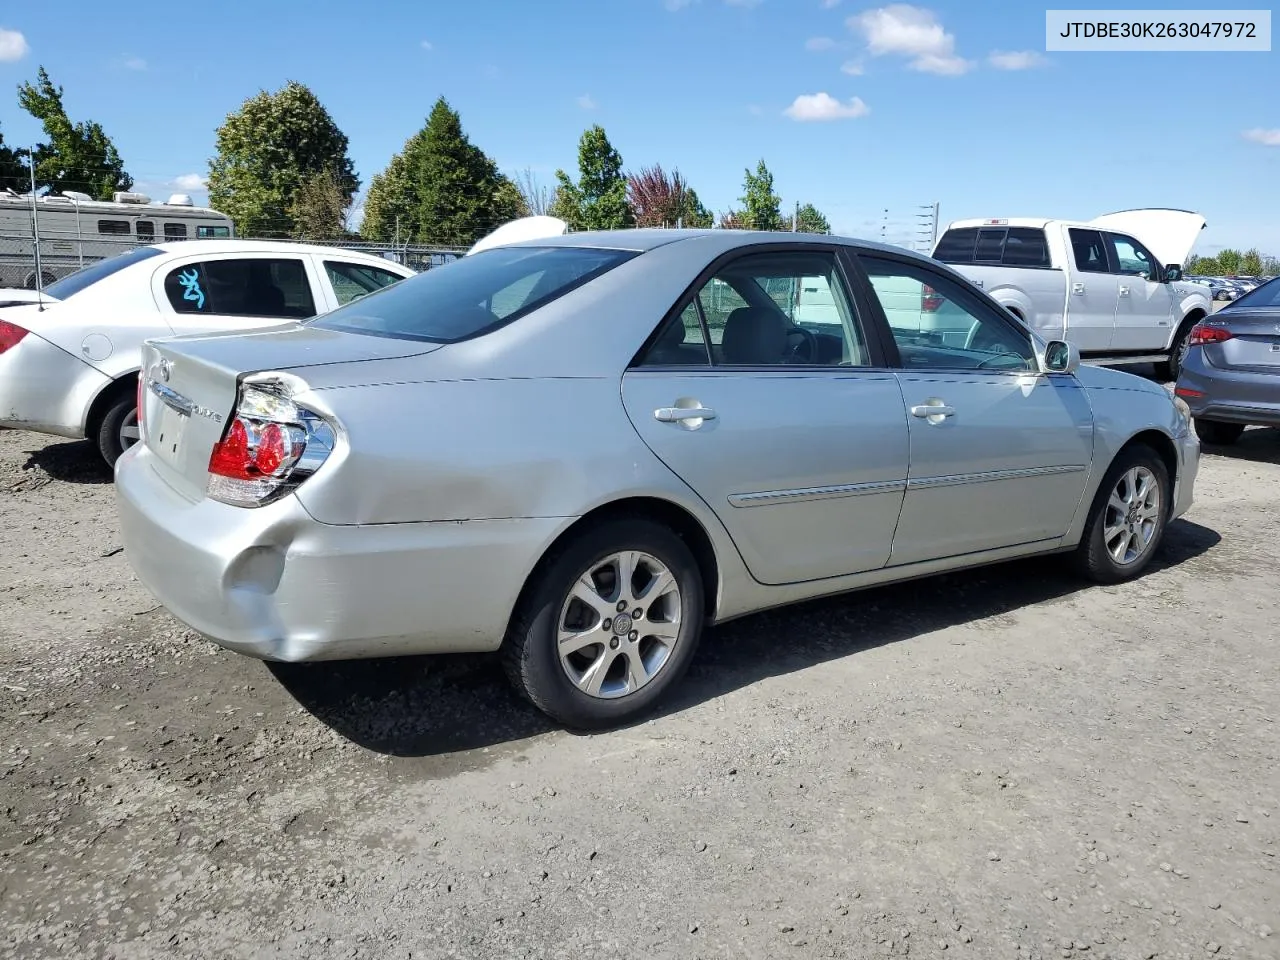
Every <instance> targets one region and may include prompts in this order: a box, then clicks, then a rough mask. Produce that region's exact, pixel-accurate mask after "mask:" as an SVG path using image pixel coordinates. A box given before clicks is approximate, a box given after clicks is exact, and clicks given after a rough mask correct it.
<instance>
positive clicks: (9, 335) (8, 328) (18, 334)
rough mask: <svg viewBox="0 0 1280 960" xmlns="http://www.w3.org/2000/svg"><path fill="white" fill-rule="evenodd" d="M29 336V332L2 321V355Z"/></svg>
mask: <svg viewBox="0 0 1280 960" xmlns="http://www.w3.org/2000/svg"><path fill="white" fill-rule="evenodd" d="M26 335H27V331H26V330H25V329H23V328H22V327H20V326H18V325H17V324H16V323H10V322H9V321H8V320H0V353H4V352H5V351H6V350H8V349H10V348H11V347H15V346H17V345H18V341H19V340H21V339H22V338H23V337H25V336H26Z"/></svg>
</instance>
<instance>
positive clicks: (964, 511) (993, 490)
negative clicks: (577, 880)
mask: <svg viewBox="0 0 1280 960" xmlns="http://www.w3.org/2000/svg"><path fill="white" fill-rule="evenodd" d="M858 262H859V264H860V265H861V267H862V269H863V270H864V271H865V272H866V282H867V285H868V287H869V288H870V291H871V296H872V299H873V300H874V301H875V302H876V303H880V297H879V290H880V289H882V288H885V289H888V290H890V291H892V292H893V293H894V294H895V295H896V294H898V293H900V291H901V288H902V286H903V284H904V283H907V282H910V283H914V284H916V285H918V286H920V287H922V288H923V287H929V288H932V289H933V290H934V291H936V292H937V293H938V294H939V295H941V296H944V297H945V298H946V299H947V302H948V303H949V304H950V306H951V308H952V309H953V310H955V311H962V312H963V313H964V315H965V316H966V317H967V318H968V323H969V334H968V337H967V338H966V342H965V344H964V345H963V346H953V345H951V344H947V343H939V342H937V341H936V340H934V339H931V338H922V337H920V336H919V335H918V334H917V333H916V332H915V331H913V330H912V329H910V327H909V326H906V327H904V326H897V325H895V324H894V318H893V315H892V313H889V312H888V311H882V313H881V320H882V322H884V323H885V324H887V326H888V333H889V337H890V339H891V346H892V349H894V350H895V351H896V354H897V356H896V358H895V362H896V365H897V367H898V380H899V382H900V383H901V385H902V393H903V397H904V399H905V404H906V408H907V412H908V414H909V416H908V418H907V420H908V423H909V424H910V428H909V429H910V470H909V472H908V478H907V492H906V496H905V498H904V500H903V504H902V513H901V516H900V517H899V518H898V525H897V532H896V533H895V534H894V537H893V545H892V551H891V555H890V563H891V564H892V565H895V566H896V565H900V564H909V563H917V562H920V561H924V560H933V559H940V558H944V557H954V556H959V555H962V554H969V553H977V552H979V551H983V550H992V549H996V548H1000V547H1007V546H1013V545H1017V544H1024V543H1034V542H1037V541H1052V540H1054V539H1056V538H1058V537H1061V536H1063V535H1064V534H1065V533H1066V532H1067V529H1068V527H1069V526H1070V524H1071V521H1072V519H1073V517H1074V516H1075V513H1076V508H1077V505H1078V504H1079V503H1080V499H1081V496H1082V495H1083V493H1084V487H1085V482H1086V480H1087V478H1088V470H1089V465H1090V462H1091V460H1092V453H1093V416H1092V413H1091V411H1090V408H1089V402H1088V399H1087V397H1086V395H1085V392H1084V390H1083V389H1082V388H1081V387H1080V384H1079V382H1078V381H1077V380H1076V378H1075V377H1074V376H1072V375H1058V374H1042V373H1040V372H1039V365H1038V361H1037V360H1036V356H1035V351H1034V348H1033V346H1032V342H1031V338H1030V336H1029V334H1028V333H1027V331H1026V330H1025V329H1024V328H1022V327H1021V326H1020V325H1019V324H1018V323H1017V322H1016V321H1015V320H1013V319H1012V318H1011V317H1008V316H1007V315H1006V314H1005V312H1004V311H1003V310H1001V309H1000V308H999V306H998V305H996V304H994V303H992V302H991V301H990V300H988V299H987V298H985V297H983V296H982V295H981V294H979V293H978V292H977V291H975V290H973V289H972V288H971V287H970V286H969V285H967V284H964V283H962V282H961V281H958V280H957V279H955V278H953V277H952V276H949V275H947V274H944V273H943V272H941V271H940V270H937V269H935V268H933V267H931V266H930V265H928V264H927V263H922V262H921V261H919V260H916V259H914V258H911V259H908V258H905V257H904V258H898V257H895V256H893V255H892V254H881V253H876V254H874V255H873V254H870V253H866V254H860V255H859V257H858ZM890 302H892V301H890Z"/></svg>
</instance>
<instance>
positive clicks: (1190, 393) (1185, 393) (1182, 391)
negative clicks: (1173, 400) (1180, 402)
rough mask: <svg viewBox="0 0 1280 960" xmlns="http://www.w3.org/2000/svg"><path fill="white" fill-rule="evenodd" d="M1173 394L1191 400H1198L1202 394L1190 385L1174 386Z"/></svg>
mask: <svg viewBox="0 0 1280 960" xmlns="http://www.w3.org/2000/svg"><path fill="white" fill-rule="evenodd" d="M1173 392H1174V394H1176V395H1177V396H1179V397H1189V398H1190V399H1192V400H1199V399H1201V398H1202V397H1204V394H1203V393H1202V392H1201V391H1199V390H1192V389H1191V388H1190V387H1174V390H1173Z"/></svg>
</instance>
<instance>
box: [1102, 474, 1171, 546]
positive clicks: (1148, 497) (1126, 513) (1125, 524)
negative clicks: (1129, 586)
mask: <svg viewBox="0 0 1280 960" xmlns="http://www.w3.org/2000/svg"><path fill="white" fill-rule="evenodd" d="M1162 507H1163V504H1162V502H1161V496H1160V482H1159V481H1158V480H1157V479H1156V476H1155V474H1154V473H1152V472H1151V470H1149V469H1148V468H1147V467H1144V466H1136V467H1131V468H1130V469H1128V470H1126V471H1125V472H1124V473H1123V474H1121V475H1120V479H1119V480H1118V481H1117V482H1116V485H1115V487H1114V488H1113V489H1112V491H1111V496H1110V497H1109V498H1108V500H1107V509H1106V515H1105V517H1104V518H1103V524H1102V540H1103V543H1105V544H1106V547H1107V552H1108V553H1109V554H1111V559H1112V560H1114V561H1115V562H1116V563H1117V564H1119V565H1120V566H1122V567H1125V566H1129V565H1130V564H1132V563H1136V562H1137V561H1138V560H1140V559H1141V558H1142V557H1143V556H1144V555H1145V554H1146V552H1147V551H1148V550H1149V549H1150V548H1151V543H1152V541H1154V540H1155V536H1156V533H1157V532H1159V529H1160V518H1161V511H1162Z"/></svg>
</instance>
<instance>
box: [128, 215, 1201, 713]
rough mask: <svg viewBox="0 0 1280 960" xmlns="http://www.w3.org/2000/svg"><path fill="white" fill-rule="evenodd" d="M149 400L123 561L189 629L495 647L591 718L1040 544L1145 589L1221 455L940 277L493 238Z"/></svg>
mask: <svg viewBox="0 0 1280 960" xmlns="http://www.w3.org/2000/svg"><path fill="white" fill-rule="evenodd" d="M943 299H945V300H946V301H947V302H948V303H949V309H948V310H947V311H945V312H944V313H945V316H946V318H947V319H946V323H945V326H946V329H945V330H943V329H939V328H938V326H937V324H938V322H939V321H938V320H937V319H936V318H937V317H938V316H939V315H940V313H939V311H938V310H936V309H935V308H936V305H937V303H938V302H939V301H940V300H943ZM140 389H141V398H140V399H141V403H140V413H141V422H142V435H143V442H142V443H139V444H137V445H135V446H134V447H133V448H131V449H130V450H129V451H128V452H127V453H126V454H125V456H123V457H122V458H121V459H120V461H119V464H118V466H117V470H116V491H117V498H118V502H119V507H120V511H121V514H122V519H123V530H124V538H125V541H124V542H125V549H126V552H127V555H128V558H129V560H130V561H131V563H132V564H133V567H134V569H135V570H136V571H137V573H138V576H139V577H140V578H141V580H142V581H143V583H144V584H145V585H146V586H147V587H148V588H150V590H151V591H152V592H153V593H154V594H155V595H156V597H157V598H159V600H160V601H161V602H163V603H164V604H165V605H166V606H167V607H168V608H169V609H170V610H171V611H172V612H173V613H174V614H175V615H176V616H177V617H179V618H180V619H182V620H183V621H185V622H186V623H188V624H189V625H191V626H192V627H193V628H194V629H196V630H197V631H199V632H201V633H202V634H204V635H205V636H207V637H209V638H211V639H212V640H214V641H215V642H217V643H219V644H221V645H223V646H224V647H227V648H229V649H231V650H235V651H239V652H241V653H244V654H248V655H250V656H254V657H260V658H267V659H275V660H286V661H299V660H322V659H342V658H355V657H376V656H388V655H402V654H424V653H441V652H456V651H500V652H501V654H502V659H503V661H504V662H505V664H506V667H507V669H508V672H509V673H510V675H511V677H512V679H513V680H514V682H515V683H516V685H517V686H518V687H519V688H520V689H521V690H522V691H524V692H525V693H526V694H527V696H528V697H529V699H530V700H531V701H532V702H533V703H534V704H536V705H537V706H538V707H540V708H541V709H543V710H545V711H546V712H547V713H549V714H550V715H552V716H553V717H555V718H557V719H558V720H560V721H561V722H563V723H565V724H567V725H570V726H575V727H584V728H585V727H593V726H601V725H610V724H615V723H618V722H622V721H625V720H628V719H630V718H632V717H635V716H637V715H639V714H641V713H642V712H644V711H646V710H648V709H649V708H651V707H652V706H653V705H654V704H655V703H656V702H657V701H659V700H660V699H661V698H662V697H663V696H664V695H665V694H667V693H668V691H669V690H670V689H671V687H672V685H673V684H675V683H676V682H677V681H678V680H679V678H680V677H681V675H682V674H683V672H684V671H685V669H686V668H687V667H688V665H689V661H690V658H691V657H692V656H693V654H694V650H695V647H696V646H697V643H698V640H699V637H700V635H701V634H702V633H703V631H704V630H705V629H706V628H707V627H708V626H710V625H712V624H716V623H721V622H724V621H726V620H729V619H731V618H734V617H740V616H743V615H744V614H750V613H753V612H755V611H758V610H762V609H765V608H768V607H777V606H780V605H783V604H789V603H794V602H796V601H802V600H806V599H809V598H812V597H818V596H823V595H828V594H834V593H840V592H844V591H850V590H856V589H860V588H864V587H870V586H873V585H876V584H883V583H888V582H892V581H899V580H905V579H908V578H913V577H921V576H925V575H928V574H934V573H940V572H943V571H949V570H956V569H959V568H965V567H972V566H976V565H979V564H987V563H992V562H996V561H1003V560H1011V559H1014V558H1018V557H1027V556H1031V555H1036V554H1048V553H1066V554H1069V555H1070V557H1071V558H1073V559H1074V561H1075V563H1076V566H1077V567H1078V568H1079V570H1080V571H1081V572H1082V573H1083V574H1085V575H1086V576H1087V577H1089V578H1091V579H1093V580H1095V581H1101V582H1107V583H1114V582H1118V581H1122V580H1126V579H1129V578H1131V577H1134V576H1136V575H1137V574H1138V573H1139V572H1140V571H1141V570H1142V569H1143V568H1144V567H1145V566H1146V565H1147V564H1148V563H1149V562H1150V560H1151V559H1152V556H1153V555H1154V554H1155V553H1156V551H1157V550H1158V548H1159V546H1160V542H1161V537H1162V534H1163V533H1164V530H1165V527H1166V524H1167V523H1168V522H1169V521H1170V520H1171V519H1173V518H1175V517H1178V516H1180V515H1181V514H1182V513H1183V512H1184V511H1186V509H1187V508H1188V506H1189V504H1190V503H1191V498H1192V486H1193V483H1194V481H1195V477H1196V470H1197V465H1198V457H1199V444H1198V441H1197V440H1196V438H1195V435H1194V433H1192V432H1191V431H1190V429H1189V418H1188V415H1187V409H1186V406H1185V404H1182V403H1181V401H1177V400H1175V399H1174V398H1172V397H1171V396H1170V395H1169V394H1168V393H1167V392H1166V391H1164V390H1163V389H1162V388H1161V387H1159V386H1157V385H1155V384H1152V383H1149V382H1147V381H1145V380H1142V379H1140V378H1137V377H1134V376H1130V375H1128V374H1124V373H1119V372H1116V371H1111V370H1106V369H1101V368H1094V367H1081V366H1079V355H1078V353H1077V352H1076V351H1075V349H1074V348H1073V347H1071V346H1070V345H1068V344H1066V343H1064V342H1052V343H1047V344H1046V343H1044V342H1042V341H1040V340H1039V339H1037V338H1036V337H1035V336H1034V335H1033V334H1032V333H1030V332H1028V331H1027V330H1026V329H1025V328H1024V327H1022V326H1021V325H1019V324H1018V323H1017V321H1016V320H1015V319H1014V318H1012V317H1011V316H1010V315H1009V314H1008V312H1007V311H1005V310H1003V309H1001V308H1000V307H999V306H998V305H996V304H995V303H994V302H993V301H992V300H991V299H990V298H988V297H987V296H986V295H985V294H984V293H982V292H981V291H980V290H978V289H976V288H975V287H973V286H971V285H970V284H968V283H967V282H966V281H964V280H963V279H962V278H961V277H960V276H959V275H958V274H956V273H954V272H953V271H951V270H950V269H948V268H946V267H944V266H942V265H940V264H938V263H936V262H934V261H932V260H929V259H926V258H924V257H920V256H917V255H914V254H911V253H908V252H906V251H904V250H900V249H897V248H893V247H887V246H881V245H876V244H871V243H864V242H859V241H852V240H844V239H840V238H834V237H827V236H821V237H819V236H806V235H801V234H777V233H749V232H740V231H730V230H715V231H678V230H630V231H625V232H617V233H576V234H570V235H567V236H561V237H555V238H552V239H547V240H539V241H530V242H525V243H521V244H516V245H512V246H506V247H500V248H496V249H490V250H486V251H484V252H482V253H478V254H476V255H474V256H470V257H466V258H465V259H462V260H459V261H457V262H455V263H452V264H450V265H448V266H445V267H440V268H436V269H433V270H430V271H427V272H426V273H424V274H422V275H420V276H418V277H415V278H413V279H410V280H407V281H405V282H403V283H400V284H396V285H394V286H392V287H389V288H387V289H386V290H384V291H380V292H377V293H374V294H371V295H370V296H367V297H364V298H362V299H360V300H358V301H356V302H354V303H352V304H350V305H348V306H345V307H342V308H339V309H337V310H334V311H332V312H331V313H328V314H326V315H324V316H321V317H318V318H314V319H311V320H307V321H303V322H295V323H288V324H285V325H281V326H278V327H273V328H267V329H262V330H258V331H255V332H249V333H243V332H242V333H237V334H212V335H203V336H189V337H181V338H170V339H165V340H156V341H151V342H149V343H148V344H147V346H146V348H145V353H144V358H143V376H142V380H141V388H140Z"/></svg>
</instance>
